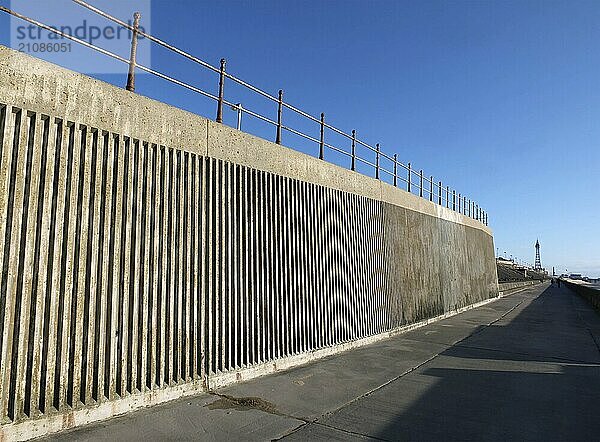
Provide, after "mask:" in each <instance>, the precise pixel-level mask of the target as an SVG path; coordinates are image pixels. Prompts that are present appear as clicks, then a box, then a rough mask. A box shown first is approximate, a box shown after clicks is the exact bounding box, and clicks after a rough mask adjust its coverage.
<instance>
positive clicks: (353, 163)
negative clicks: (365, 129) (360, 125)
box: [350, 129, 356, 170]
mask: <svg viewBox="0 0 600 442" xmlns="http://www.w3.org/2000/svg"><path fill="white" fill-rule="evenodd" d="M350 169H351V170H356V131H355V130H354V129H352V165H351V166H350Z"/></svg>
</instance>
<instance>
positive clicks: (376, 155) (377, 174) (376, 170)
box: [375, 143, 379, 179]
mask: <svg viewBox="0 0 600 442" xmlns="http://www.w3.org/2000/svg"><path fill="white" fill-rule="evenodd" d="M375 178H376V179H379V143H377V144H376V145H375Z"/></svg>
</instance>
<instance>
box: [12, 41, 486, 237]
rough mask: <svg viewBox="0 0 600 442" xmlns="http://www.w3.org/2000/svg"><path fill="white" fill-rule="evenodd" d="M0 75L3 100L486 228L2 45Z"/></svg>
mask: <svg viewBox="0 0 600 442" xmlns="http://www.w3.org/2000/svg"><path fill="white" fill-rule="evenodd" d="M0 78H2V83H3V87H2V89H1V90H0V102H3V103H6V104H10V105H15V106H22V107H23V108H25V109H28V110H33V111H37V112H42V113H46V114H48V115H51V116H53V117H58V118H63V119H65V120H69V121H74V122H77V123H79V124H85V125H89V126H92V127H95V128H97V129H101V130H106V131H110V132H113V133H117V134H120V135H123V136H129V137H131V138H135V139H140V140H143V141H146V142H149V143H156V144H160V145H165V146H168V147H173V148H178V149H182V150H185V151H188V152H192V153H197V154H199V155H206V156H208V157H210V158H215V159H221V160H225V161H230V162H232V163H235V164H240V165H243V166H248V167H251V168H254V169H257V170H262V171H266V172H272V173H275V174H278V175H282V176H286V177H289V178H293V179H298V180H303V181H306V182H310V183H314V184H317V185H321V186H325V187H329V188H332V189H336V190H340V191H344V192H350V193H354V194H357V195H360V196H364V197H368V198H372V199H374V200H378V201H382V202H386V203H389V204H393V205H396V206H400V207H404V208H407V209H409V210H413V211H416V212H419V213H422V214H426V215H429V216H433V217H436V218H440V219H443V220H446V221H450V222H453V223H456V224H461V225H464V226H467V227H471V228H474V229H478V230H481V231H483V232H485V233H487V234H488V235H490V236H492V230H491V229H490V228H489V227H488V226H485V225H484V224H482V223H480V222H479V221H476V220H474V219H472V218H470V217H468V216H465V215H463V214H461V213H458V212H456V211H454V210H451V209H447V208H446V207H443V206H440V205H438V204H436V203H435V202H431V201H429V200H427V199H424V198H421V197H419V196H417V195H414V194H412V193H409V192H407V191H405V190H402V189H399V188H396V187H393V186H392V185H390V184H387V183H385V182H383V181H380V180H377V179H375V178H372V177H369V176H366V175H363V174H360V173H358V172H353V171H351V170H348V169H345V168H343V167H341V166H337V165H335V164H333V163H329V162H327V161H322V160H319V159H318V158H314V157H311V156H310V155H307V154H304V153H301V152H299V151H297V150H294V149H290V148H288V147H285V146H282V145H278V144H275V143H273V142H270V141H267V140H265V139H262V138H259V137H257V136H254V135H250V134H248V133H245V132H241V131H238V130H236V129H234V128H231V127H228V126H226V125H223V124H220V123H216V122H214V121H211V120H208V119H206V118H204V117H201V116H199V115H196V114H193V113H191V112H187V111H184V110H182V109H178V108H176V107H173V106H170V105H167V104H165V103H162V102H159V101H156V100H153V99H151V98H148V97H144V96H142V95H139V94H136V93H132V92H129V91H127V90H125V89H121V88H118V87H116V86H113V85H110V84H108V83H105V82H103V81H100V80H97V79H94V78H91V77H88V76H86V75H82V74H79V73H76V72H73V71H70V70H67V69H64V68H61V67H59V66H56V65H53V64H51V63H48V62H46V61H43V60H40V59H37V58H34V57H31V56H29V55H27V54H23V53H20V52H17V51H15V50H13V49H10V48H7V47H4V46H1V45H0ZM40 90H41V91H43V92H42V93H40V92H39V91H40Z"/></svg>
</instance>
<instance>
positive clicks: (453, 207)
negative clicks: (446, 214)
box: [452, 190, 456, 211]
mask: <svg viewBox="0 0 600 442" xmlns="http://www.w3.org/2000/svg"><path fill="white" fill-rule="evenodd" d="M452 210H454V211H456V190H453V191H452Z"/></svg>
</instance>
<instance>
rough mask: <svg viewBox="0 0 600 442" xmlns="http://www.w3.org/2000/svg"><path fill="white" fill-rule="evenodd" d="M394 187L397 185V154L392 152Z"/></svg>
mask: <svg viewBox="0 0 600 442" xmlns="http://www.w3.org/2000/svg"><path fill="white" fill-rule="evenodd" d="M394 187H398V154H396V153H395V154H394Z"/></svg>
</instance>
